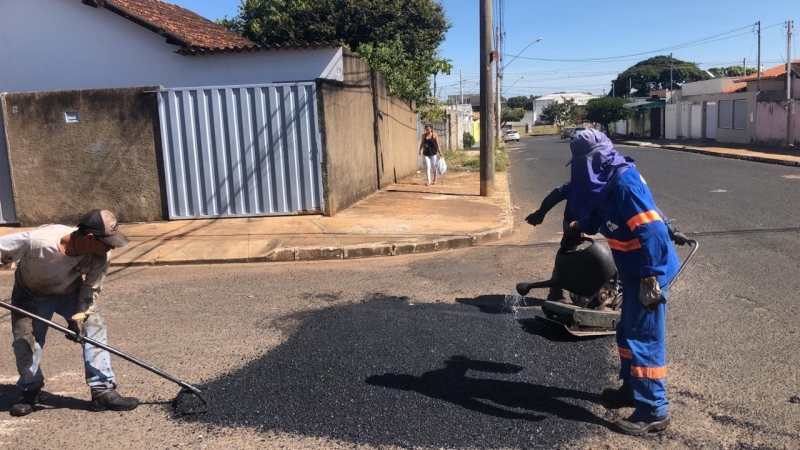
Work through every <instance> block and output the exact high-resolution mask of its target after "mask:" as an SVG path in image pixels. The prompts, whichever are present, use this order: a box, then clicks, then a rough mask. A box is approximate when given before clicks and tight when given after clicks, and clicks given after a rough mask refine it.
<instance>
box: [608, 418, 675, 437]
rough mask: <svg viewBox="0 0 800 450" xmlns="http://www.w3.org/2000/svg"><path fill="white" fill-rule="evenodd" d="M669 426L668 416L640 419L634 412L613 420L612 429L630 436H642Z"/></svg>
mask: <svg viewBox="0 0 800 450" xmlns="http://www.w3.org/2000/svg"><path fill="white" fill-rule="evenodd" d="M667 427H669V416H666V417H663V418H661V419H651V420H641V419H637V418H636V417H635V414H634V415H632V416H630V417H628V418H627V419H618V420H617V421H616V422H614V427H613V428H614V431H617V432H619V433H622V434H627V435H630V436H642V435H644V434H647V433H650V432H656V431H664V430H666V429H667Z"/></svg>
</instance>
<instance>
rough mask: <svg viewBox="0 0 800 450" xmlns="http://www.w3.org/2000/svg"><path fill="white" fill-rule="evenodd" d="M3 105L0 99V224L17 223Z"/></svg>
mask: <svg viewBox="0 0 800 450" xmlns="http://www.w3.org/2000/svg"><path fill="white" fill-rule="evenodd" d="M3 103H4V102H3V99H2V98H0V224H5V223H16V222H17V216H16V213H15V211H14V192H13V190H12V186H11V169H10V165H9V161H8V148H6V131H5V125H4V119H3Z"/></svg>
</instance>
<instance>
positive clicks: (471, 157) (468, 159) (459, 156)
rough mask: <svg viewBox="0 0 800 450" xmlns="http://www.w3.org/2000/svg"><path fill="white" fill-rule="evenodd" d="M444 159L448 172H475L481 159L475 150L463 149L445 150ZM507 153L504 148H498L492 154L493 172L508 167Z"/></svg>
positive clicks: (479, 166)
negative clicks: (467, 150)
mask: <svg viewBox="0 0 800 450" xmlns="http://www.w3.org/2000/svg"><path fill="white" fill-rule="evenodd" d="M444 160H445V161H446V162H447V171H448V172H477V171H479V170H480V169H481V160H480V157H479V155H478V153H477V152H466V151H464V150H445V151H444ZM508 164H509V161H508V153H507V152H506V149H505V148H500V149H499V150H496V151H495V154H494V170H495V172H505V171H506V170H507V169H508Z"/></svg>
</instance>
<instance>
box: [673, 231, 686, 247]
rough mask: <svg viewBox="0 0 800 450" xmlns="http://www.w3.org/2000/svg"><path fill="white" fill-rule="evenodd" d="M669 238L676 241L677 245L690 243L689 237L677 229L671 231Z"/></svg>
mask: <svg viewBox="0 0 800 450" xmlns="http://www.w3.org/2000/svg"><path fill="white" fill-rule="evenodd" d="M669 238H670V239H672V242H674V243H675V244H677V245H686V244H688V243H689V238H688V237H686V235H685V234H683V233H681V232H680V231H678V230H675V231H673V232H672V233H670V235H669Z"/></svg>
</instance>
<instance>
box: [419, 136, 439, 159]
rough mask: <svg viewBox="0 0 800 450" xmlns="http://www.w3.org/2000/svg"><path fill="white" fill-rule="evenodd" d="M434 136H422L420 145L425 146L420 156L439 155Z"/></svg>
mask: <svg viewBox="0 0 800 450" xmlns="http://www.w3.org/2000/svg"><path fill="white" fill-rule="evenodd" d="M434 136H435V135H433V134H431V137H430V138H427V137H425V136H422V143H423V144H424V145H425V146H424V148H423V149H422V154H423V155H425V156H435V155H437V154H438V153H439V145H438V144H437V143H436V139H435V137H434Z"/></svg>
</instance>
